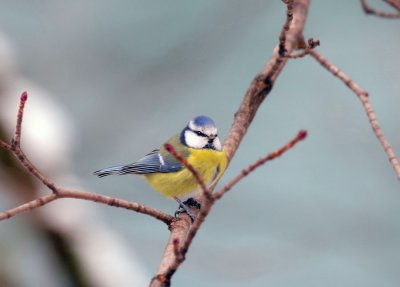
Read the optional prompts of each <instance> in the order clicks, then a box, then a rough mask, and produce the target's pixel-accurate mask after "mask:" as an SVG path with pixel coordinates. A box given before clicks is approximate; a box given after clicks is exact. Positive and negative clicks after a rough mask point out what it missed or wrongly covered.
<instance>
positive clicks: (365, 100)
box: [310, 50, 400, 180]
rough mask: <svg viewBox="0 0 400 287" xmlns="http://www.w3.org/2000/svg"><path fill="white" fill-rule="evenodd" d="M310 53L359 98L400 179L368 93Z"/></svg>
mask: <svg viewBox="0 0 400 287" xmlns="http://www.w3.org/2000/svg"><path fill="white" fill-rule="evenodd" d="M310 55H311V56H312V57H313V58H314V59H315V60H317V61H318V62H319V63H320V64H321V65H322V66H323V67H325V68H326V69H327V70H328V71H329V72H331V73H332V74H333V75H334V76H335V77H337V78H339V79H340V80H341V81H342V82H343V83H345V84H346V85H347V86H348V87H349V88H350V89H351V90H352V91H353V92H354V93H355V94H356V95H357V97H358V98H359V99H360V101H361V103H362V105H363V108H364V110H365V112H366V114H367V117H368V120H369V122H370V124H371V127H372V130H373V131H374V133H375V136H376V137H377V138H378V140H379V142H380V143H381V144H382V146H383V149H384V150H385V152H386V155H387V157H388V158H389V162H390V163H391V165H392V167H393V169H394V171H395V173H396V175H397V178H398V179H399V180H400V163H399V160H398V159H397V157H396V155H395V153H394V151H393V149H392V147H391V146H390V144H389V141H388V140H387V139H386V137H385V135H384V133H383V131H382V130H381V128H380V126H379V122H378V119H377V117H376V115H375V112H374V110H373V109H372V105H371V103H370V102H369V99H368V93H367V92H366V91H365V90H364V89H362V88H361V87H360V86H359V85H357V84H356V83H355V82H354V81H353V80H352V79H351V78H350V77H349V76H347V75H346V74H345V73H343V72H342V71H341V70H339V68H337V67H336V66H335V65H334V64H332V63H331V62H329V61H328V59H326V58H324V57H323V56H322V55H321V54H320V53H318V52H317V51H315V50H312V51H310Z"/></svg>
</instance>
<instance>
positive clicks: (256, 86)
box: [224, 0, 310, 162]
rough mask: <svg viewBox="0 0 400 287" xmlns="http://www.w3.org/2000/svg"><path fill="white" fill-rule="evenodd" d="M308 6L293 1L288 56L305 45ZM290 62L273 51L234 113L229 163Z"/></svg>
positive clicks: (227, 143) (305, 2) (227, 144)
mask: <svg viewBox="0 0 400 287" xmlns="http://www.w3.org/2000/svg"><path fill="white" fill-rule="evenodd" d="M309 5H310V2H309V0H295V1H293V20H292V24H291V25H290V28H289V31H287V35H286V37H285V39H286V41H285V45H284V46H285V50H286V53H287V54H290V53H291V52H292V51H293V50H294V49H297V48H298V46H299V43H301V41H303V30H304V27H305V23H306V19H307V13H308V8H309ZM287 60H288V59H287V58H286V57H282V56H280V55H279V45H278V46H277V47H276V48H275V49H274V52H273V54H272V56H271V58H270V59H269V60H268V62H267V63H266V64H265V66H264V67H263V69H262V71H261V72H260V73H259V74H258V75H257V76H256V77H255V78H254V80H253V81H252V83H251V84H250V86H249V88H248V89H247V91H246V94H245V96H244V98H243V100H242V103H241V104H240V107H239V109H238V111H237V112H236V113H235V119H234V121H233V124H232V127H231V129H230V131H229V134H228V136H227V138H226V139H225V142H224V148H225V152H226V155H227V157H228V160H229V162H230V159H232V157H233V156H234V154H235V153H236V151H237V149H238V148H239V145H240V143H241V141H242V139H243V137H244V136H245V134H246V132H247V130H248V128H249V126H250V124H251V123H252V121H253V119H254V117H255V115H256V113H257V110H258V108H259V106H260V105H261V104H262V102H263V101H264V99H265V98H266V97H267V96H268V95H269V93H270V92H271V90H272V87H273V85H274V83H275V81H276V79H277V78H278V76H279V75H280V72H281V71H282V69H283V68H284V66H285V65H286V62H287Z"/></svg>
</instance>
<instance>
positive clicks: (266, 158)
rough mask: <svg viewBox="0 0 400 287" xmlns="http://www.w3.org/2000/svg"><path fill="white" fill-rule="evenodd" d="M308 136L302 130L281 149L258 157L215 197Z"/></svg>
mask: <svg viewBox="0 0 400 287" xmlns="http://www.w3.org/2000/svg"><path fill="white" fill-rule="evenodd" d="M306 137H307V131H306V130H301V131H299V133H298V134H297V136H296V137H295V138H294V139H292V140H291V141H290V142H288V143H287V144H286V145H285V146H283V147H281V148H280V149H278V150H276V151H274V152H272V153H270V154H267V155H266V156H264V157H262V158H260V159H258V160H257V161H256V162H254V163H252V164H251V165H249V166H248V167H246V168H245V169H243V170H242V171H241V172H240V173H239V174H238V175H237V176H236V177H235V178H234V179H232V180H231V181H230V182H229V183H228V184H226V185H225V186H224V187H223V188H222V189H221V190H220V191H218V192H216V193H214V199H215V200H218V199H220V198H221V197H222V196H224V194H225V193H227V192H228V191H229V190H231V189H232V187H233V186H235V185H236V184H237V183H238V182H239V181H241V180H242V179H243V178H244V177H246V176H248V175H249V174H250V173H251V172H253V171H254V170H255V169H256V168H258V167H260V166H261V165H263V164H265V163H266V162H267V161H270V160H273V159H275V158H277V157H279V156H281V155H282V154H283V153H285V152H287V151H288V150H289V149H291V148H293V147H294V146H295V145H296V144H297V143H298V142H300V141H302V140H304V139H305V138H306Z"/></svg>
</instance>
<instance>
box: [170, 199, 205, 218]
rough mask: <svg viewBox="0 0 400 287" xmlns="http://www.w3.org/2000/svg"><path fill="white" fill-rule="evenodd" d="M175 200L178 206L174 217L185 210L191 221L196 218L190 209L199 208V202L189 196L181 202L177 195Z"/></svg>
mask: <svg viewBox="0 0 400 287" xmlns="http://www.w3.org/2000/svg"><path fill="white" fill-rule="evenodd" d="M175 200H176V201H177V202H178V203H179V207H178V209H177V210H176V211H175V217H178V215H179V214H181V213H182V212H186V214H187V215H189V217H190V219H191V220H192V223H193V222H194V221H195V219H196V215H195V214H194V213H193V211H192V209H193V208H196V209H200V208H201V204H200V203H198V202H197V201H196V200H195V199H194V198H191V197H190V198H188V199H187V200H185V201H183V202H182V201H181V200H180V199H179V198H177V197H176V198H175Z"/></svg>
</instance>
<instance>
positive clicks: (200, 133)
mask: <svg viewBox="0 0 400 287" xmlns="http://www.w3.org/2000/svg"><path fill="white" fill-rule="evenodd" d="M194 132H195V134H196V135H198V136H201V137H205V138H206V137H207V135H206V134H205V133H202V132H201V131H194Z"/></svg>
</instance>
